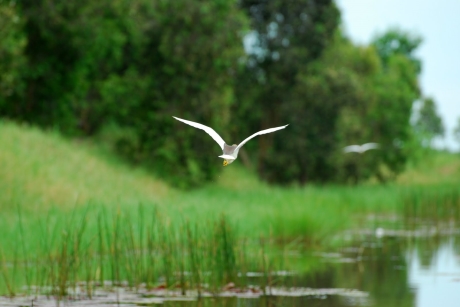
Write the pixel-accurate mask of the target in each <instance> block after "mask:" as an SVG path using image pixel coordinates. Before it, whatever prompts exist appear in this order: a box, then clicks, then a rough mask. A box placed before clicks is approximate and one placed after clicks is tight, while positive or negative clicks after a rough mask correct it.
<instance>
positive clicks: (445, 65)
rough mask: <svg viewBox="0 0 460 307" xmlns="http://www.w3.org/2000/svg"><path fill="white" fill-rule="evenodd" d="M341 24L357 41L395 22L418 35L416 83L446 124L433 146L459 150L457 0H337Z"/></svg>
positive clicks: (459, 20) (365, 41)
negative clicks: (456, 130) (419, 65)
mask: <svg viewBox="0 0 460 307" xmlns="http://www.w3.org/2000/svg"><path fill="white" fill-rule="evenodd" d="M336 3H337V5H338V7H339V8H340V10H341V12H342V20H343V29H344V30H345V33H346V34H348V36H349V37H350V38H351V39H352V40H353V41H354V42H355V43H358V44H368V43H369V42H370V41H371V39H372V38H373V37H374V35H375V34H377V33H382V32H384V31H386V30H387V29H388V28H390V27H394V26H397V27H399V28H401V29H402V30H405V31H410V32H414V33H417V34H419V35H421V36H422V37H423V43H422V45H421V46H420V47H419V50H418V52H417V53H416V54H417V55H418V57H419V58H420V59H421V60H422V73H421V76H420V83H421V87H422V90H423V93H424V94H425V96H431V97H433V98H434V99H435V101H436V102H437V106H438V113H439V114H440V115H441V117H442V120H443V122H444V127H445V128H446V137H445V139H444V140H443V141H442V142H438V147H442V148H444V147H448V148H450V149H453V150H459V149H460V146H459V144H458V143H457V142H456V141H455V140H454V139H453V137H452V131H453V129H454V127H455V126H456V124H457V120H458V118H459V117H460V1H459V0H439V1H431V0H336Z"/></svg>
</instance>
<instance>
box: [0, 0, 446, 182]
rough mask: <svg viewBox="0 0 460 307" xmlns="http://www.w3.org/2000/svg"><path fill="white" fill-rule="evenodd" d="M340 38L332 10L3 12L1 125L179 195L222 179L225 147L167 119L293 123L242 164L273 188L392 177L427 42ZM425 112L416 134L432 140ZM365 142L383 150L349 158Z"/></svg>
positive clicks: (200, 6)
mask: <svg viewBox="0 0 460 307" xmlns="http://www.w3.org/2000/svg"><path fill="white" fill-rule="evenodd" d="M339 26H340V11H339V9H338V8H337V6H336V5H335V2H334V1H333V0H284V1H282V0H257V1H255V0H199V1H188V0H175V1H169V0H156V1H151V0H115V1H113V0H100V1H89V0H82V1H58V0H34V1H31V0H0V38H1V40H0V116H2V117H7V118H11V119H14V120H18V121H24V122H28V123H32V124H36V125H39V126H42V127H45V128H53V129H57V130H59V131H61V132H62V133H64V134H67V135H69V136H78V137H88V138H95V139H97V140H98V141H100V142H103V143H104V144H108V145H109V146H110V147H111V148H112V149H113V150H115V151H117V152H118V153H119V154H120V155H122V156H124V157H125V158H126V159H128V160H129V161H131V162H132V163H141V164H143V165H145V166H146V167H148V168H150V169H151V170H153V171H154V172H156V173H157V174H159V175H161V176H163V177H164V178H166V179H168V180H169V181H170V182H171V183H173V184H175V185H177V186H180V187H184V188H186V187H193V186H198V185H200V184H202V183H204V182H206V181H210V180H213V178H215V176H216V175H217V174H218V171H219V168H220V167H221V163H220V161H219V160H218V158H217V156H218V155H219V154H220V149H219V147H218V146H217V145H216V144H215V143H214V141H213V140H212V139H211V138H210V137H209V136H208V135H206V134H205V133H203V132H202V131H199V130H196V129H193V128H191V127H188V126H186V125H181V124H180V123H178V122H176V121H174V120H173V119H172V116H178V117H181V118H185V119H189V120H192V121H197V122H200V123H203V124H205V125H208V126H211V127H213V128H214V129H215V130H216V131H218V133H219V134H221V135H222V137H223V138H224V139H225V140H228V142H230V143H233V142H231V140H235V141H239V140H241V139H242V138H243V137H245V136H247V135H250V134H252V133H254V132H256V131H259V130H262V129H265V128H269V127H274V126H280V125H284V124H290V126H289V127H288V128H287V129H286V130H285V131H284V130H283V133H274V134H267V135H264V136H262V137H258V138H256V139H254V140H252V141H251V142H249V143H248V144H247V145H245V147H244V148H243V150H242V151H241V153H240V154H241V161H242V162H244V164H246V165H247V166H249V167H253V166H254V168H255V170H256V171H257V173H258V174H259V176H260V177H261V178H262V179H264V180H267V181H269V182H272V183H278V184H291V183H299V184H305V183H308V182H349V181H354V182H356V181H358V180H362V179H365V178H369V177H371V176H375V177H377V178H379V179H381V180H388V179H391V178H394V177H395V176H396V175H397V174H398V173H400V172H401V171H402V170H403V168H404V165H405V163H406V161H407V160H408V159H409V158H410V155H411V151H410V146H409V145H408V144H410V143H411V141H412V140H411V138H412V137H413V131H412V127H411V125H410V117H411V110H412V106H413V102H414V101H416V100H420V99H421V96H422V94H421V93H422V90H421V89H420V86H419V83H418V75H419V73H420V71H421V68H422V63H421V61H420V60H419V59H418V58H417V57H416V55H415V51H416V50H417V48H418V46H419V45H420V44H421V42H422V40H421V38H420V37H419V36H417V35H414V34H412V33H409V32H404V31H402V30H400V29H389V30H388V31H387V32H384V33H382V34H379V35H378V36H376V37H375V38H374V40H373V41H372V42H371V44H370V45H367V46H358V45H355V44H353V43H352V42H351V41H350V40H349V39H348V38H347V37H345V36H344V35H343V34H342V33H341V32H340V29H339ZM424 99H425V98H424ZM423 101H425V102H424V103H426V105H427V106H426V108H427V109H426V112H425V111H424V112H425V113H426V114H425V113H423V114H425V115H423V116H422V117H420V118H421V119H422V121H421V122H420V123H422V122H423V124H420V125H419V127H422V126H423V127H424V128H423V129H425V130H424V131H429V132H430V133H432V135H438V134H439V133H440V131H441V130H440V126H439V122H437V121H436V116H432V115H433V114H435V113H433V112H432V111H433V110H434V109H433V107H434V100H431V102H430V99H429V98H426V99H425V100H423ZM430 103H431V106H430ZM430 108H431V109H430ZM430 112H431V113H430ZM430 116H431V117H430ZM441 127H442V125H441ZM366 142H377V143H379V144H380V145H381V146H380V148H379V149H378V150H373V151H369V152H367V153H365V154H362V155H358V154H352V153H349V154H344V153H343V150H342V149H343V147H344V146H346V145H350V144H362V143H366ZM203 148H204V149H205V150H203Z"/></svg>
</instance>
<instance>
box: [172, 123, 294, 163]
mask: <svg viewBox="0 0 460 307" xmlns="http://www.w3.org/2000/svg"><path fill="white" fill-rule="evenodd" d="M173 117H174V118H175V119H177V120H178V121H181V122H183V123H186V124H187V125H190V126H192V127H195V128H198V129H201V130H203V131H204V132H206V133H207V134H209V135H210V136H211V137H212V138H213V139H214V141H216V142H217V144H219V146H220V148H221V149H222V151H223V154H222V155H220V156H219V158H222V159H224V166H226V165H228V164H230V163H232V162H233V161H235V160H236V158H237V157H238V152H239V151H240V149H241V147H242V146H243V145H244V144H245V143H246V142H247V141H249V140H250V139H252V138H253V137H256V136H258V135H261V134H266V133H270V132H274V131H277V130H281V129H284V128H286V127H287V126H288V125H285V126H281V127H275V128H270V129H265V130H262V131H259V132H256V133H254V134H253V135H251V136H250V137H248V138H246V139H244V140H243V141H242V142H241V143H240V144H239V145H231V146H230V145H227V144H226V143H225V141H224V140H223V139H222V137H221V136H220V135H218V134H217V132H216V131H214V129H212V128H211V127H208V126H205V125H202V124H199V123H195V122H192V121H189V120H185V119H182V118H178V117H175V116H173Z"/></svg>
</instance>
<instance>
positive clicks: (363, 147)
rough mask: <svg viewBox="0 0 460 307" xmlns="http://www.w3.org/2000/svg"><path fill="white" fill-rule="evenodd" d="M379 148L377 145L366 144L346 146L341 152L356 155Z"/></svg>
mask: <svg viewBox="0 0 460 307" xmlns="http://www.w3.org/2000/svg"><path fill="white" fill-rule="evenodd" d="M377 148H379V144H377V143H366V144H363V145H350V146H346V147H344V148H343V151H344V152H345V153H348V152H357V153H360V154H362V153H364V152H366V151H368V150H370V149H377Z"/></svg>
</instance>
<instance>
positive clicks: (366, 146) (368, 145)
mask: <svg viewBox="0 0 460 307" xmlns="http://www.w3.org/2000/svg"><path fill="white" fill-rule="evenodd" d="M376 148H379V144H377V143H366V144H363V145H361V150H362V151H366V150H369V149H376Z"/></svg>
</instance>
